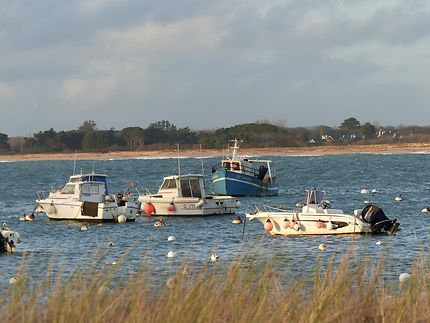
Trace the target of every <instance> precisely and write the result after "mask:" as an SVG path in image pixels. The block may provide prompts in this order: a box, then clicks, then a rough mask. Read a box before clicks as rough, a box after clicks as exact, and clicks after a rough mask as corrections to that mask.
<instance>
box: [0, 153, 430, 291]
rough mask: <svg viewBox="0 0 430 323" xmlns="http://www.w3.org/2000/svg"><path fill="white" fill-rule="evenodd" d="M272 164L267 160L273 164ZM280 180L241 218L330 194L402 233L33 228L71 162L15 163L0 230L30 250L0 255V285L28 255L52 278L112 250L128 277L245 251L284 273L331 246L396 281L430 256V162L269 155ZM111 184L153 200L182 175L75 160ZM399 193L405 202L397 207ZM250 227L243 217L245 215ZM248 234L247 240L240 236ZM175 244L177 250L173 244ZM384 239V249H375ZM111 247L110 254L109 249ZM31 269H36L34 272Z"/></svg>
mask: <svg viewBox="0 0 430 323" xmlns="http://www.w3.org/2000/svg"><path fill="white" fill-rule="evenodd" d="M266 157H267V156H266ZM269 157H270V158H271V159H272V160H273V168H274V169H275V170H276V171H277V175H278V180H279V184H280V191H279V196H278V197H274V198H273V197H272V198H243V199H241V208H240V209H239V212H238V213H239V214H240V215H241V216H242V214H243V213H245V212H248V211H252V210H253V209H254V206H255V205H282V206H285V207H293V206H294V205H295V204H296V203H297V202H298V201H301V200H302V199H303V196H304V190H306V189H307V188H309V187H317V188H319V189H323V190H325V191H326V192H327V193H328V198H329V200H330V202H331V205H332V207H335V208H341V209H343V210H344V211H345V212H352V211H353V210H354V209H357V208H360V209H361V208H362V207H363V206H364V204H363V201H364V200H369V201H370V202H373V203H375V204H377V205H378V206H380V207H381V208H382V209H383V210H384V211H385V213H386V214H387V216H388V217H390V218H397V219H398V220H399V222H400V223H401V231H400V232H399V233H398V234H397V235H396V236H380V235H379V236H304V237H282V236H277V237H273V236H271V235H270V234H267V233H265V232H264V230H263V227H262V224H261V223H260V222H257V221H251V222H250V221H247V222H246V226H245V227H244V226H243V225H233V224H231V220H232V218H233V216H231V215H227V216H211V217H199V218H192V219H190V218H168V219H167V220H166V222H167V224H168V225H167V227H165V228H155V227H154V226H153V222H152V221H145V220H143V219H141V218H138V219H137V220H136V221H135V222H134V223H126V224H122V225H119V224H114V223H107V224H92V225H91V226H90V230H88V231H85V232H81V231H80V230H79V225H78V224H77V223H73V222H68V221H66V222H55V221H49V220H48V219H47V217H46V216H45V215H43V214H41V215H39V216H37V217H36V220H35V221H34V222H31V223H30V222H20V221H19V217H20V216H22V215H23V214H24V213H27V214H28V213H30V212H31V211H32V208H33V205H34V201H35V199H36V191H38V190H42V189H52V188H59V187H61V186H63V184H64V183H65V182H66V181H67V180H68V177H69V176H70V175H71V173H72V172H73V161H18V162H4V163H0V175H1V177H0V178H1V182H0V186H1V190H0V192H1V196H0V221H1V222H7V223H8V224H9V226H10V227H12V228H13V229H14V230H16V231H18V232H19V233H20V235H21V237H22V240H23V242H22V243H21V244H19V245H18V252H17V253H16V254H0V262H1V264H2V275H1V276H0V277H1V279H0V286H1V285H4V284H6V283H8V281H9V278H10V277H11V276H13V275H14V274H15V273H16V270H17V268H18V266H19V264H20V263H21V260H22V258H23V256H24V255H25V256H26V257H30V258H31V259H32V261H31V262H30V264H29V266H34V269H35V270H34V275H35V276H36V277H37V275H41V276H44V275H45V274H46V270H48V269H47V268H48V266H50V267H51V268H52V269H51V270H54V271H55V270H60V269H61V270H63V271H66V272H67V269H68V268H70V269H74V268H76V266H78V265H82V264H86V263H88V262H90V261H91V259H94V255H95V254H96V252H97V251H101V250H102V251H103V250H104V251H106V250H107V251H106V254H107V256H106V263H107V264H110V263H111V262H113V261H116V260H117V259H118V258H120V257H121V256H122V255H124V254H126V253H127V252H128V254H127V256H126V258H125V259H126V261H125V262H124V263H123V265H122V266H123V267H124V268H125V269H126V270H127V271H128V272H133V271H135V270H137V269H138V268H139V266H140V265H141V264H142V262H144V261H146V262H147V263H150V264H151V265H152V266H153V267H155V268H160V269H161V270H163V271H169V270H175V268H177V267H176V266H177V265H178V264H181V263H182V262H183V260H184V259H185V258H186V259H189V260H190V261H192V262H195V263H203V262H205V261H207V259H208V257H209V256H210V254H211V253H212V252H215V253H217V254H218V255H219V256H220V263H226V264H228V263H229V262H230V261H231V260H232V259H235V258H237V257H238V256H241V255H243V254H244V253H248V252H256V253H259V254H264V255H265V256H267V257H269V258H271V259H275V260H276V262H277V263H278V264H279V266H280V267H282V266H283V265H286V266H287V265H288V266H289V267H290V268H291V267H297V268H301V269H302V270H303V268H311V266H312V265H313V264H314V263H315V259H316V257H319V256H320V255H321V252H320V251H319V250H318V245H319V244H320V243H321V242H325V243H326V244H327V245H328V249H327V250H326V252H325V253H324V254H325V255H327V257H329V256H330V255H331V254H332V252H336V253H337V254H343V253H345V252H348V251H350V250H352V249H353V250H356V254H357V255H358V257H364V256H365V255H369V254H370V256H371V257H373V256H375V259H376V258H377V256H378V255H380V254H382V255H383V257H384V259H385V261H386V263H387V264H389V266H391V269H392V271H393V272H394V273H400V272H403V271H410V268H411V264H412V262H413V260H414V258H416V257H418V256H420V255H422V254H423V252H427V249H428V245H429V224H430V213H428V215H427V214H426V213H421V210H422V209H423V208H424V207H426V206H430V196H429V188H430V185H429V184H430V183H429V182H430V178H429V176H428V165H430V155H427V154H419V153H417V154H393V155H391V154H384V155H380V154H379V155H377V154H375V155H373V154H354V155H335V156H269ZM218 161H219V158H205V159H204V166H205V167H204V169H205V172H206V177H207V186H208V190H209V191H210V190H211V183H210V175H211V174H210V166H211V165H212V164H215V163H217V162H218ZM93 167H95V169H96V171H97V172H100V173H105V174H108V175H109V189H110V191H111V192H119V191H123V190H124V189H125V187H126V186H127V184H128V183H129V182H130V181H133V182H134V183H135V186H136V188H137V189H138V190H140V191H141V190H142V189H143V188H149V189H150V190H151V191H152V192H155V191H156V190H157V188H158V186H159V185H160V183H161V180H162V177H163V176H167V175H172V174H173V173H175V172H176V169H177V160H176V159H169V158H166V159H127V160H106V161H97V162H95V163H94V162H93V161H78V162H77V167H76V168H77V170H80V169H82V170H83V171H84V172H88V171H91V170H92V169H93ZM181 172H182V173H188V172H194V173H196V172H201V163H200V160H199V159H197V158H183V159H181ZM364 187H367V188H369V189H373V188H376V189H377V193H376V194H369V195H362V194H360V191H361V189H362V188H364ZM399 193H401V194H402V196H403V197H404V198H405V200H404V201H403V202H400V203H399V202H395V201H394V198H395V196H396V195H398V194H399ZM242 218H243V216H242ZM243 231H245V234H243ZM170 235H173V236H175V237H176V238H177V240H176V241H175V242H167V237H168V236H170ZM378 240H381V241H382V245H381V246H376V245H375V242H376V241H378ZM109 241H112V242H113V243H114V245H113V247H106V245H107V243H108V242H109ZM169 250H174V251H175V252H176V255H177V257H176V258H175V259H173V260H168V259H167V257H166V254H167V252H168V251H169ZM27 269H30V270H31V268H27Z"/></svg>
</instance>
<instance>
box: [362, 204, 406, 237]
mask: <svg viewBox="0 0 430 323" xmlns="http://www.w3.org/2000/svg"><path fill="white" fill-rule="evenodd" d="M361 217H362V219H363V220H364V222H367V223H369V224H370V228H371V229H372V232H373V233H380V232H382V231H385V232H387V233H389V234H394V233H396V232H397V231H399V230H400V229H399V226H400V223H398V222H397V219H394V220H390V219H389V218H387V216H386V215H385V213H384V211H382V209H381V208H379V207H377V206H376V205H372V204H369V205H367V206H366V207H365V208H364V209H363V211H361Z"/></svg>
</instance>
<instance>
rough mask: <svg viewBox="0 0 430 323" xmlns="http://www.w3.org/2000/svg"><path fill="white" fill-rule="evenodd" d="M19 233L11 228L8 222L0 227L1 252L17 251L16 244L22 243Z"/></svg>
mask: <svg viewBox="0 0 430 323" xmlns="http://www.w3.org/2000/svg"><path fill="white" fill-rule="evenodd" d="M20 242H21V239H20V237H19V233H18V232H16V231H13V230H11V229H10V228H9V227H8V226H7V224H6V223H3V225H2V227H1V229H0V252H10V253H13V252H16V244H17V243H20Z"/></svg>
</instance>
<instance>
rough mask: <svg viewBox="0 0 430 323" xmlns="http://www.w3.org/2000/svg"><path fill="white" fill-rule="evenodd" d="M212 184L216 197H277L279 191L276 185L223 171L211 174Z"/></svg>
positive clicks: (246, 175) (253, 177) (252, 177)
mask: <svg viewBox="0 0 430 323" xmlns="http://www.w3.org/2000/svg"><path fill="white" fill-rule="evenodd" d="M212 183H213V187H214V192H215V194H217V195H230V196H277V195H278V191H279V186H278V184H277V183H265V182H264V181H263V180H261V179H260V178H257V177H256V176H251V175H248V174H243V173H237V172H232V171H228V170H225V169H221V170H217V171H216V172H214V173H213V175H212Z"/></svg>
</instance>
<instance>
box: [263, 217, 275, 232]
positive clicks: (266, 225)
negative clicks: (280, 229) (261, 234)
mask: <svg viewBox="0 0 430 323" xmlns="http://www.w3.org/2000/svg"><path fill="white" fill-rule="evenodd" d="M272 229H273V223H272V222H271V221H270V220H269V219H267V221H266V223H264V230H266V231H272Z"/></svg>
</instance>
